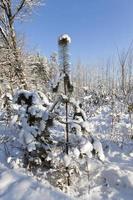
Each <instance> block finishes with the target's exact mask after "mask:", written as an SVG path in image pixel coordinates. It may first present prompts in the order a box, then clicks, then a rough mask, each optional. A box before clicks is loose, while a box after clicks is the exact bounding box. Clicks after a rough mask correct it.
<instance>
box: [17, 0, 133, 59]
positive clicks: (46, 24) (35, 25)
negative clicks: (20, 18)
mask: <svg viewBox="0 0 133 200" xmlns="http://www.w3.org/2000/svg"><path fill="white" fill-rule="evenodd" d="M45 3H46V4H45V6H43V7H41V8H38V9H37V10H36V11H34V14H33V15H32V16H31V17H30V19H29V21H27V22H24V23H22V24H19V25H18V24H17V29H18V31H19V32H22V33H25V36H26V38H27V39H26V41H27V47H28V48H29V49H30V48H31V49H32V48H33V49H34V48H35V49H40V52H41V53H43V54H44V55H46V56H49V55H50V54H51V53H52V52H54V51H57V50H58V47H57V38H58V36H59V35H60V34H62V33H68V34H69V35H70V36H71V38H72V43H71V48H70V50H71V54H72V55H71V60H72V62H75V61H76V60H78V59H79V58H80V60H81V61H82V62H83V63H87V62H88V63H90V62H94V61H95V60H100V59H106V58H108V57H110V56H112V55H114V54H116V52H117V51H116V47H118V48H119V49H123V48H128V46H129V44H130V43H131V41H132V40H133V0H46V1H45Z"/></svg>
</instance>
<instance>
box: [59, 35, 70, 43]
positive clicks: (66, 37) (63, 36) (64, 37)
mask: <svg viewBox="0 0 133 200" xmlns="http://www.w3.org/2000/svg"><path fill="white" fill-rule="evenodd" d="M63 39H66V40H67V42H68V43H71V38H70V36H69V35H68V34H63V35H61V36H60V37H59V41H61V40H63Z"/></svg>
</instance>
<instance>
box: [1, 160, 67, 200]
mask: <svg viewBox="0 0 133 200" xmlns="http://www.w3.org/2000/svg"><path fill="white" fill-rule="evenodd" d="M0 199H1V200H9V199H10V200H31V199H32V200H37V199H39V200H59V199H62V200H70V198H69V197H68V196H67V195H65V194H63V193H62V192H60V191H57V189H54V188H53V187H52V186H50V185H49V184H48V183H47V182H46V181H45V182H44V183H43V182H42V183H40V182H39V181H37V180H35V179H34V178H33V177H30V176H28V175H26V174H24V173H23V172H22V171H21V170H20V169H19V170H13V169H8V168H5V167H4V166H3V165H2V164H0Z"/></svg>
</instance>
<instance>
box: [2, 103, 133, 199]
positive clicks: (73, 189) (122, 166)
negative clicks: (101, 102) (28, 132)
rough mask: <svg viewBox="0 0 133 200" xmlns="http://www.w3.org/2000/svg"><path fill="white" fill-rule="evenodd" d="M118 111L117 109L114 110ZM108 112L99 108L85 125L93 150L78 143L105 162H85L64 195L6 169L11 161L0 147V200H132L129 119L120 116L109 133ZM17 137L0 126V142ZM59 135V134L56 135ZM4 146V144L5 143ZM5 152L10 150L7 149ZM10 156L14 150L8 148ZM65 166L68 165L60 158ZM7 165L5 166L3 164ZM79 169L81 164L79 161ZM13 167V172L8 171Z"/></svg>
mask: <svg viewBox="0 0 133 200" xmlns="http://www.w3.org/2000/svg"><path fill="white" fill-rule="evenodd" d="M117 109H118V108H117ZM111 117H112V115H111V109H110V107H108V106H104V107H101V108H99V109H98V110H97V113H96V114H95V115H94V116H92V117H89V118H88V120H89V124H91V123H92V124H93V126H94V130H93V135H94V136H95V138H96V139H95V140H94V143H93V146H91V143H90V142H89V141H86V140H85V141H83V142H81V149H82V152H85V153H88V154H89V152H90V151H91V149H92V148H95V150H96V151H97V152H101V156H102V150H101V145H100V143H99V140H100V141H102V144H103V150H104V154H105V160H104V162H103V157H101V160H102V162H101V161H100V160H97V159H94V158H89V157H88V158H87V160H86V170H85V171H82V174H81V175H80V179H79V181H78V183H77V182H73V185H72V186H70V188H69V191H68V195H69V196H70V197H69V196H68V195H66V194H64V193H62V192H60V191H59V190H58V189H55V188H54V187H52V186H51V185H50V184H49V183H48V182H47V181H46V180H45V179H41V180H37V179H35V177H33V175H32V176H31V174H29V173H28V172H26V171H25V170H24V169H22V168H20V167H19V166H18V165H17V162H16V166H13V165H10V162H11V160H12V158H10V157H11V155H10V156H9V155H8V152H7V153H5V151H4V146H3V143H2V142H1V143H0V200H9V199H10V200H31V199H32V200H37V199H39V200H69V199H73V198H75V199H77V200H133V141H132V140H131V139H130V140H129V139H128V138H129V137H128V136H129V135H130V128H131V127H130V120H129V115H128V114H126V113H121V115H120V119H119V121H118V122H117V121H116V120H115V129H114V130H113V132H112V129H111V119H112V118H111ZM15 134H16V135H17V134H18V133H16V132H15V127H14V126H13V127H12V126H11V127H7V126H5V124H3V122H0V135H1V137H0V138H4V136H3V135H5V136H6V137H7V136H9V137H11V136H12V137H13V136H15ZM59 134H60V132H59ZM7 144H8V143H7ZM8 148H10V146H9V145H8ZM12 154H15V155H17V154H18V150H17V148H16V149H15V148H14V147H12ZM79 154H80V152H79V150H78V148H75V150H74V155H75V157H76V158H77V159H78V157H79ZM64 159H65V161H66V166H68V165H69V163H70V162H71V161H70V160H69V158H67V157H65V158H64ZM7 161H8V162H7ZM79 162H80V164H81V165H82V163H81V162H82V161H81V160H79ZM12 167H13V169H12Z"/></svg>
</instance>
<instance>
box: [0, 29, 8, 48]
mask: <svg viewBox="0 0 133 200" xmlns="http://www.w3.org/2000/svg"><path fill="white" fill-rule="evenodd" d="M0 33H1V35H2V37H3V39H4V40H5V42H6V43H7V45H9V42H8V39H7V36H6V34H5V32H4V30H3V29H2V27H1V26H0Z"/></svg>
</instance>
